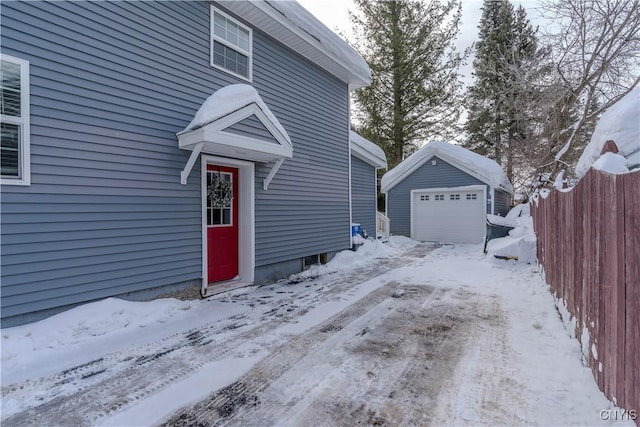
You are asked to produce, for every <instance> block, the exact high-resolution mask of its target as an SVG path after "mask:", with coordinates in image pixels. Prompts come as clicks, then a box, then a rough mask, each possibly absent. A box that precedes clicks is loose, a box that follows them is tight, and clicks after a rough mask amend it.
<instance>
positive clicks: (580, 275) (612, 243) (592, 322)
mask: <svg viewBox="0 0 640 427" xmlns="http://www.w3.org/2000/svg"><path fill="white" fill-rule="evenodd" d="M531 214H532V216H533V220H534V228H535V232H536V236H537V239H538V247H537V252H538V254H537V255H538V261H539V262H540V264H541V265H542V267H543V268H544V273H545V277H546V281H547V283H548V284H549V285H550V286H551V288H552V291H553V292H554V293H555V295H556V297H557V298H558V299H560V300H561V303H563V304H564V305H565V306H566V308H567V309H568V311H569V312H570V313H571V315H572V316H574V322H575V323H574V324H575V328H576V330H575V333H576V336H577V337H578V338H579V339H580V342H581V344H582V349H583V353H585V359H586V361H587V363H588V365H589V366H590V367H591V370H592V371H593V375H594V377H595V379H596V381H597V383H598V387H600V389H601V390H602V391H603V392H604V393H605V395H606V396H607V397H608V398H609V399H611V400H615V402H617V404H618V405H619V406H621V407H623V408H626V409H628V410H640V171H636V172H632V173H626V174H621V175H611V174H608V173H604V172H600V171H598V170H596V169H593V168H592V169H590V170H589V171H588V172H587V174H586V175H585V176H584V177H583V178H582V179H581V180H580V181H579V182H578V184H577V185H576V186H575V187H574V188H573V189H571V190H570V191H566V190H565V191H558V190H556V189H554V190H552V191H551V193H550V194H549V195H548V196H547V198H544V199H543V198H540V199H539V200H538V203H537V205H536V203H534V204H533V206H532V208H531ZM561 311H563V310H562V309H561Z"/></svg>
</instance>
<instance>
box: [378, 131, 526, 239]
mask: <svg viewBox="0 0 640 427" xmlns="http://www.w3.org/2000/svg"><path fill="white" fill-rule="evenodd" d="M381 190H382V192H383V193H384V194H385V195H386V215H387V217H389V219H390V221H391V234H395V235H404V236H407V237H411V238H412V239H415V240H422V241H437V242H445V243H482V241H483V240H484V236H485V218H486V214H488V213H490V214H495V215H506V213H507V212H508V211H509V207H510V200H511V194H512V192H513V188H512V186H511V184H510V183H509V181H508V179H507V177H506V174H505V173H504V171H503V170H502V168H501V167H500V165H498V164H497V163H496V162H495V161H493V160H491V159H488V158H486V157H483V156H480V155H479V154H476V153H473V152H471V151H469V150H466V149H464V148H462V147H459V146H457V145H453V144H448V143H445V142H431V143H429V144H426V145H424V146H423V147H422V148H421V149H420V150H418V151H417V152H415V153H414V154H412V155H411V156H410V157H408V158H407V159H406V160H404V161H403V162H402V163H400V164H399V165H398V166H396V167H395V168H393V169H392V170H390V171H389V172H387V173H386V174H385V175H384V176H383V177H382V182H381Z"/></svg>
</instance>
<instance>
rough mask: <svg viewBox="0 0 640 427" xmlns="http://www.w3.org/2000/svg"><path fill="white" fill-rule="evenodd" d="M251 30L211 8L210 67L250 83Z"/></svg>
mask: <svg viewBox="0 0 640 427" xmlns="http://www.w3.org/2000/svg"><path fill="white" fill-rule="evenodd" d="M251 50H252V32H251V29H250V28H248V27H246V26H244V25H242V24H241V23H240V22H238V21H236V20H235V19H233V18H231V17H230V16H229V15H227V14H225V13H222V12H221V11H219V10H218V9H216V8H215V7H213V6H211V66H212V67H215V68H218V69H220V70H224V71H226V72H228V73H230V74H233V75H234V76H238V77H241V78H243V79H245V80H248V81H251V65H252V58H251Z"/></svg>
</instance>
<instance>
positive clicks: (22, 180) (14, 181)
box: [0, 53, 31, 185]
mask: <svg viewBox="0 0 640 427" xmlns="http://www.w3.org/2000/svg"><path fill="white" fill-rule="evenodd" d="M0 59H2V60H3V61H8V62H13V63H15V64H18V65H20V117H19V118H18V117H14V116H7V115H0V120H1V121H2V122H3V123H11V124H15V125H19V126H20V148H19V156H18V169H19V170H20V177H17V178H11V177H4V178H0V185H31V139H30V135H31V109H30V102H29V99H30V88H31V86H30V84H29V61H27V60H25V59H20V58H16V57H13V56H9V55H5V54H2V53H0Z"/></svg>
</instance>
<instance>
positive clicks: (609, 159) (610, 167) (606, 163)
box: [592, 153, 629, 175]
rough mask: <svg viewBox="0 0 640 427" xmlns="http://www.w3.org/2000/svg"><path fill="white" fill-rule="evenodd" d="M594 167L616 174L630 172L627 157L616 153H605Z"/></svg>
mask: <svg viewBox="0 0 640 427" xmlns="http://www.w3.org/2000/svg"><path fill="white" fill-rule="evenodd" d="M592 167H593V168H595V169H598V170H599V171H602V172H607V173H610V174H615V175H617V174H621V173H627V172H629V169H628V168H627V159H625V158H624V157H622V156H621V155H620V154H615V153H604V154H603V155H602V156H600V158H599V159H598V160H596V161H595V163H594V164H593V165H592Z"/></svg>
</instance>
